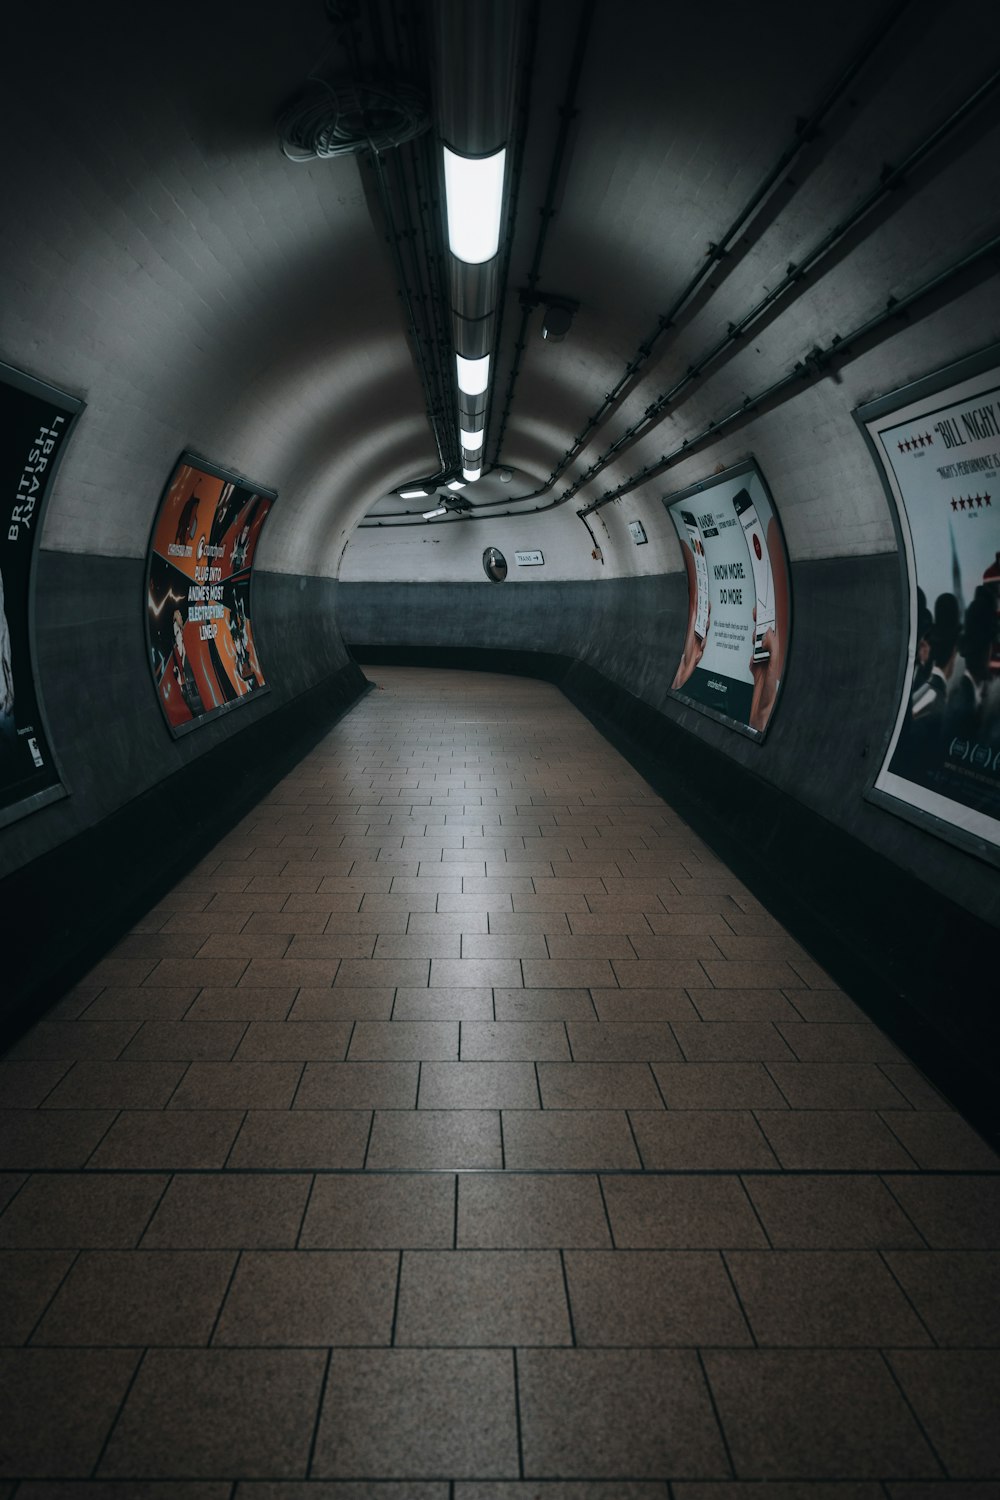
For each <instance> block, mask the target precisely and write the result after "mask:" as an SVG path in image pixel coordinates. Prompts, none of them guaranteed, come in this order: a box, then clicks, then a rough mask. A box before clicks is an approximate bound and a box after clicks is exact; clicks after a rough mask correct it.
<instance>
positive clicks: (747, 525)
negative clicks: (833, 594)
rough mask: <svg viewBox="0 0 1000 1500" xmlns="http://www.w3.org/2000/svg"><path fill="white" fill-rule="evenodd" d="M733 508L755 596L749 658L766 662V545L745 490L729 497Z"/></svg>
mask: <svg viewBox="0 0 1000 1500" xmlns="http://www.w3.org/2000/svg"><path fill="white" fill-rule="evenodd" d="M733 509H734V510H735V512H736V514H737V516H738V517H739V522H740V525H741V526H742V527H743V539H744V541H745V542H746V544H747V552H748V553H749V555H750V566H751V568H752V569H753V586H754V593H755V594H756V596H757V614H756V619H755V623H754V631H753V659H754V661H768V660H769V659H770V656H771V653H770V651H768V650H767V648H766V647H765V646H764V645H763V644H762V643H763V640H764V636H765V634H766V632H767V631H768V630H773V629H774V618H775V616H774V579H773V578H772V576H771V559H770V558H769V557H768V554H767V542H766V540H765V537H764V530H763V527H762V526H761V524H760V517H759V516H758V514H757V507H756V505H754V503H753V501H752V500H751V498H750V492H749V490H740V491H739V493H738V494H736V495H734V496H733Z"/></svg>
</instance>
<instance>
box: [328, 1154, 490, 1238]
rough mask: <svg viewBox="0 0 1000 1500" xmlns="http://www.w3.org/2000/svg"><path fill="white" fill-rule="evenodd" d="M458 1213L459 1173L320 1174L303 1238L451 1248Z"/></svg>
mask: <svg viewBox="0 0 1000 1500" xmlns="http://www.w3.org/2000/svg"><path fill="white" fill-rule="evenodd" d="M464 1180H468V1181H472V1180H478V1179H464ZM454 1219H455V1179H454V1178H453V1177H450V1176H448V1175H447V1174H446V1173H444V1172H435V1173H432V1174H424V1173H419V1174H418V1173H414V1174H413V1175H412V1176H411V1175H408V1174H405V1173H396V1172H393V1173H390V1174H387V1175H386V1176H379V1175H377V1174H375V1173H369V1174H367V1175H365V1176H364V1177H336V1176H331V1177H318V1178H317V1179H316V1184H315V1186H314V1188H313V1191H312V1195H311V1197H310V1199H309V1207H308V1208H307V1210H306V1217H305V1222H304V1224H303V1226H302V1234H301V1236H300V1239H299V1244H300V1246H302V1247H303V1248H304V1249H318V1248H322V1249H335V1250H353V1249H371V1250H381V1249H386V1250H397V1249H410V1248H414V1249H422V1248H425V1249H441V1248H448V1247H449V1246H450V1245H451V1243H452V1238H453V1234H454Z"/></svg>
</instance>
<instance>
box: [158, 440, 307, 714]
mask: <svg viewBox="0 0 1000 1500" xmlns="http://www.w3.org/2000/svg"><path fill="white" fill-rule="evenodd" d="M182 464H189V465H191V466H192V467H193V468H198V469H200V470H201V471H202V473H203V474H208V475H209V476H210V478H212V479H221V480H222V482H223V483H224V484H239V485H243V486H244V487H245V488H247V489H251V490H253V492H254V494H255V495H263V496H264V497H265V498H267V499H269V500H270V501H271V506H272V508H273V506H274V504H275V502H276V501H277V498H278V491H277V490H274V489H271V488H270V486H269V485H260V484H257V483H255V481H254V480H252V479H248V478H247V477H246V475H245V474H240V473H239V472H238V471H237V470H236V469H227V468H224V467H223V466H222V465H221V464H216V463H213V462H212V461H211V459H208V458H203V457H202V455H201V454H200V453H197V452H195V450H194V449H193V448H185V449H183V450H182V452H181V453H180V454H179V455H178V457H177V458H176V459H175V460H174V463H173V464H172V465H171V468H170V472H169V474H168V475H167V478H166V481H165V482H164V485H163V488H162V490H161V491H160V497H159V500H158V501H157V503H156V509H155V511H154V512H153V519H152V522H151V524H150V528H149V542H148V544H147V547H146V569H145V574H144V576H143V586H142V587H143V592H142V622H143V636H144V639H145V643H146V666H147V669H149V676H150V681H151V682H152V684H153V695H154V697H155V698H156V699H157V700H158V706H159V710H160V718H161V720H162V721H163V726H164V728H165V729H166V731H167V733H168V734H169V735H170V738H171V739H172V740H179V739H182V738H183V736H184V735H186V734H191V733H193V732H194V731H195V730H196V729H202V728H203V727H204V726H205V725H206V724H210V723H212V722H213V721H214V720H216V719H220V718H222V717H223V715H225V714H229V713H232V712H233V710H234V709H239V708H244V707H245V706H246V705H247V702H248V699H247V698H234V699H233V700H232V701H231V702H229V703H221V704H219V705H218V707H216V708H211V709H209V710H208V712H207V713H203V714H201V715H199V717H198V718H197V719H191V720H190V721H189V722H188V723H186V724H171V723H170V720H169V719H168V718H167V716H166V714H165V713H164V712H163V704H162V702H159V697H160V695H159V693H158V691H157V686H156V678H155V675H154V673H153V671H152V668H151V665H150V664H151V661H152V646H153V643H152V637H151V635H150V630H149V581H150V578H151V576H152V571H153V550H154V549H153V543H154V542H155V540H156V531H157V527H158V526H159V523H160V514H161V512H162V510H163V506H164V504H165V502H166V499H167V496H168V494H169V493H170V487H171V485H172V484H173V482H174V478H175V476H176V474H177V470H178V469H179V468H180V467H181V465H182ZM268 520H270V511H269V512H268V515H267V516H266V517H265V518H264V526H266V525H267V522H268ZM261 531H263V526H262V527H261ZM258 542H259V539H258ZM256 561H257V559H256V553H255V554H254V562H253V563H252V564H251V567H250V578H249V581H248V584H247V599H248V602H249V609H250V623H251V626H253V601H254V571H255V568H256ZM254 637H255V639H256V629H254ZM270 692H271V684H270V682H265V683H264V686H263V687H262V688H259V689H258V690H257V691H256V692H255V693H253V694H252V697H253V698H254V699H260V698H263V697H266V695H267V694H268V693H270Z"/></svg>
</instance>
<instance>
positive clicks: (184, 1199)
mask: <svg viewBox="0 0 1000 1500" xmlns="http://www.w3.org/2000/svg"><path fill="white" fill-rule="evenodd" d="M310 1181H311V1179H310V1178H309V1177H308V1176H289V1175H280V1176H274V1175H270V1174H266V1175H265V1174H262V1175H260V1176H250V1175H246V1176H243V1175H239V1176H229V1177H226V1176H224V1175H223V1174H222V1173H221V1172H220V1173H212V1174H211V1175H208V1174H206V1175H204V1176H191V1177H186V1176H185V1177H175V1178H173V1180H172V1181H171V1183H170V1186H169V1188H168V1189H167V1191H166V1193H165V1194H164V1198H163V1202H162V1203H161V1204H160V1206H159V1208H158V1209H157V1211H156V1213H155V1214H154V1215H153V1219H152V1222H151V1223H150V1225H149V1228H148V1229H147V1230H146V1233H145V1235H144V1236H143V1240H142V1248H143V1249H144V1250H147V1249H170V1250H187V1249H206V1250H243V1249H253V1250H257V1249H262V1250H288V1249H291V1248H292V1247H293V1246H294V1244H295V1239H296V1236H297V1234H298V1232H299V1225H300V1224H301V1222H302V1213H303V1210H304V1209H305V1206H306V1200H307V1198H308V1196H309V1186H310ZM2 1226H3V1220H0V1229H2Z"/></svg>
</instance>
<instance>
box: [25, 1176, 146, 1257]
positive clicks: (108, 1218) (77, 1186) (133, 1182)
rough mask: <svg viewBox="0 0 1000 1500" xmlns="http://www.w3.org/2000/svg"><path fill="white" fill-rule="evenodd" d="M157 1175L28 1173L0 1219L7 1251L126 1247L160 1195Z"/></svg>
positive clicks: (138, 1233) (142, 1228) (130, 1246)
mask: <svg viewBox="0 0 1000 1500" xmlns="http://www.w3.org/2000/svg"><path fill="white" fill-rule="evenodd" d="M168 1180H169V1179H168V1178H166V1177H163V1176H153V1175H150V1176H134V1175H131V1174H126V1175H123V1176H120V1177H119V1176H109V1177H96V1176H86V1175H81V1174H78V1173H65V1174H64V1173H55V1172H54V1173H51V1174H47V1175H44V1176H38V1177H32V1178H30V1179H29V1180H28V1182H26V1183H25V1185H24V1187H23V1188H22V1189H21V1191H20V1192H19V1193H18V1195H17V1197H16V1198H15V1199H14V1201H13V1203H11V1204H10V1205H9V1206H8V1208H7V1209H6V1211H5V1212H4V1215H3V1217H2V1218H0V1245H4V1246H7V1247H9V1248H11V1249H28V1248H32V1247H36V1246H37V1247H38V1248H39V1249H62V1248H63V1247H65V1248H67V1249H73V1250H78V1249H90V1248H95V1249H105V1248H107V1249H131V1248H132V1246H134V1245H135V1244H136V1243H137V1242H138V1239H139V1236H140V1235H141V1234H142V1232H143V1230H144V1229H145V1227H146V1225H147V1223H148V1222H149V1217H150V1215H151V1214H152V1212H153V1209H154V1208H155V1207H156V1204H157V1202H158V1200H159V1199H160V1197H161V1195H162V1193H163V1189H164V1188H165V1187H166V1185H167V1182H168Z"/></svg>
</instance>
